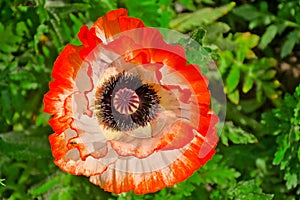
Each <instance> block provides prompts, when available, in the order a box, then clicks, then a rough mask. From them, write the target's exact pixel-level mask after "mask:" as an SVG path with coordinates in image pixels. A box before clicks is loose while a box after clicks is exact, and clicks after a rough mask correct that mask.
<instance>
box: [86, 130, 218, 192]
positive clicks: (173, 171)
mask: <svg viewBox="0 0 300 200" xmlns="http://www.w3.org/2000/svg"><path fill="white" fill-rule="evenodd" d="M194 132H196V131H194ZM208 135H209V136H210V138H207V137H203V136H202V135H201V134H199V133H197V132H196V136H195V137H194V139H193V140H192V141H191V143H189V144H188V145H186V146H185V147H183V148H180V149H175V150H171V151H159V152H155V153H153V154H152V155H150V156H149V157H147V158H144V159H138V158H136V157H122V158H119V159H118V160H117V161H116V163H115V164H113V165H111V166H109V168H108V169H107V170H106V171H105V172H104V173H102V174H100V175H95V176H91V177H90V181H91V182H92V183H94V184H96V185H99V186H100V187H101V188H103V189H104V190H106V191H109V192H113V193H117V194H118V193H122V192H128V191H130V190H133V191H134V192H135V193H136V194H145V193H152V192H156V191H158V190H160V189H162V188H164V187H171V186H173V185H174V184H176V183H178V182H180V181H183V180H185V179H186V178H188V177H189V176H191V175H192V174H193V172H194V171H195V170H197V169H198V168H199V167H200V166H202V165H204V164H205V163H206V162H207V161H208V160H209V159H211V157H212V156H213V154H214V153H215V150H214V148H215V145H216V142H217V140H218V138H216V137H215V132H211V133H209V134H208ZM208 139H209V140H208ZM212 140H213V141H212Z"/></svg>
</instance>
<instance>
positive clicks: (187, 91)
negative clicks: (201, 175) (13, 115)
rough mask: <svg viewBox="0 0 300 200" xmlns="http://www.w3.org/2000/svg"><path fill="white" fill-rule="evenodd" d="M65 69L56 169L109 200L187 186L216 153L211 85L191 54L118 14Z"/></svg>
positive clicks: (63, 61)
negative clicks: (123, 194) (180, 184)
mask: <svg viewBox="0 0 300 200" xmlns="http://www.w3.org/2000/svg"><path fill="white" fill-rule="evenodd" d="M78 37H79V39H80V41H81V42H82V45H81V46H74V45H71V44H68V45H67V46H66V47H65V48H64V49H63V50H62V52H61V53H60V55H59V56H58V58H57V60H56V61H55V64H54V68H53V72H52V77H53V79H54V80H53V81H52V82H50V84H49V87H50V91H49V92H48V93H47V94H45V97H44V104H45V107H44V111H45V112H47V113H49V114H51V115H53V116H52V118H51V119H50V120H49V123H50V125H51V126H52V128H53V130H54V132H55V133H53V134H51V135H50V136H49V140H50V144H51V147H52V153H53V156H54V158H55V160H54V162H55V164H56V165H57V166H59V167H60V168H61V169H62V170H64V171H66V172H69V173H71V174H74V175H85V176H87V177H90V181H91V182H92V183H94V184H96V185H99V186H100V187H101V188H103V189H104V190H106V191H110V192H113V193H121V192H127V191H130V190H133V191H134V192H135V193H137V194H145V193H150V192H155V191H158V190H160V189H162V188H164V187H171V186H173V185H174V184H176V183H178V182H180V181H183V180H185V179H186V178H188V177H189V176H191V175H192V174H193V172H194V171H195V170H197V169H199V167H200V166H203V165H204V164H205V163H206V162H207V161H208V160H209V159H211V157H212V156H213V154H214V153H215V147H216V144H217V142H218V137H217V136H216V128H215V125H216V123H217V121H218V118H217V117H216V115H214V113H213V112H212V110H211V108H210V107H211V105H210V101H211V98H210V91H209V89H208V80H207V78H206V77H205V76H203V75H202V73H201V71H200V69H199V67H198V66H197V65H194V64H187V59H186V55H185V51H184V49H183V48H182V47H181V46H180V45H170V44H168V43H166V42H165V41H164V38H163V36H162V34H161V33H160V32H159V31H158V30H157V29H154V28H149V27H145V25H144V24H143V22H142V21H141V20H139V19H136V18H132V17H128V15H127V10H125V9H118V10H113V11H110V12H108V13H107V14H106V15H105V16H103V17H100V18H99V19H98V20H97V21H96V22H95V24H94V25H93V26H92V27H91V28H90V29H89V28H88V27H87V26H83V27H82V28H81V29H80V32H79V34H78Z"/></svg>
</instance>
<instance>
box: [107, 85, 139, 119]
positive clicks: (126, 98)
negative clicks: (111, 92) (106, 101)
mask: <svg viewBox="0 0 300 200" xmlns="http://www.w3.org/2000/svg"><path fill="white" fill-rule="evenodd" d="M139 103H140V100H139V96H138V95H137V94H136V92H135V91H134V90H131V89H127V88H123V89H120V90H119V91H118V92H116V94H115V96H114V99H113V105H114V107H115V109H116V111H118V112H119V113H121V114H124V115H129V114H132V113H134V112H136V111H137V109H138V107H139Z"/></svg>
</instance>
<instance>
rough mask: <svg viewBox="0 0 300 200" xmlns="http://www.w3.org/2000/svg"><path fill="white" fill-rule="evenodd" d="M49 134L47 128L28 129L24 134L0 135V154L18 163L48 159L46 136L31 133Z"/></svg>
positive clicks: (49, 154) (48, 150) (15, 132)
mask: <svg viewBox="0 0 300 200" xmlns="http://www.w3.org/2000/svg"><path fill="white" fill-rule="evenodd" d="M34 132H35V133H36V132H39V133H43V132H44V133H47V132H50V131H49V130H48V127H47V128H38V129H36V130H35V129H29V130H28V131H26V133H24V132H17V131H13V132H8V133H5V134H1V135H0V144H1V145H0V146H1V153H2V154H4V155H7V156H9V157H10V158H14V159H16V160H18V161H23V160H27V161H28V160H36V159H40V158H50V157H51V153H50V147H49V143H48V138H47V135H45V134H44V135H34V134H33V133H34Z"/></svg>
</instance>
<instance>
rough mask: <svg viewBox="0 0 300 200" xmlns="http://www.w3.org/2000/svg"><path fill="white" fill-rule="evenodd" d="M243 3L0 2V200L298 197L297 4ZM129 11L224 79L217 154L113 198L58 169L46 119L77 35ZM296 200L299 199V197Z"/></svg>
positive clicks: (280, 0) (299, 7)
mask: <svg viewBox="0 0 300 200" xmlns="http://www.w3.org/2000/svg"><path fill="white" fill-rule="evenodd" d="M270 2H272V3H267V1H264V0H252V1H250V0H249V1H248V0H243V1H237V2H236V3H234V2H230V1H228V0H218V1H212V0H176V1H171V0H156V1H155V0H144V1H135V0H113V1H109V0H101V1H96V0H82V1H62V0H57V1H43V0H34V1H33V0H32V1H20V0H14V1H10V0H2V1H1V2H0V8H1V9H0V113H1V114H0V199H62V200H64V199H109V198H110V199H170V200H172V199H178V200H180V199H235V200H237V199H255V200H257V199H258V200H259V199H278V200H281V199H298V198H299V196H300V187H299V186H300V147H299V146H300V143H299V140H300V130H299V124H300V86H299V87H297V86H298V85H299V83H300V46H299V44H300V3H299V1H285V0H277V1H270ZM119 7H125V8H127V9H128V11H129V15H130V16H133V17H138V18H140V19H142V20H143V21H144V22H145V24H146V25H148V26H154V27H164V28H170V29H174V30H177V31H179V32H182V33H186V34H189V35H191V36H192V37H193V38H194V39H195V40H197V41H198V42H199V43H200V44H201V45H202V46H203V47H204V48H205V50H206V51H207V52H209V54H210V55H211V56H212V58H213V59H214V60H215V62H216V63H217V65H218V69H219V71H220V73H221V75H222V79H223V81H224V86H225V92H226V97H227V115H226V122H225V126H224V129H223V132H222V134H221V135H220V142H219V144H218V147H217V153H216V155H215V156H214V157H213V159H212V160H211V161H209V162H208V163H207V164H206V165H205V166H204V167H202V168H200V169H199V170H198V171H197V172H195V173H194V174H193V176H192V177H191V178H189V179H187V180H186V181H184V182H181V183H178V184H176V185H175V186H174V187H172V188H166V189H163V190H161V191H159V192H157V193H155V194H147V195H135V194H133V193H132V192H129V193H124V194H121V195H114V194H110V193H106V192H104V191H103V190H102V189H101V188H99V187H97V186H94V185H92V184H91V183H89V181H88V178H86V177H81V176H72V175H69V174H67V173H64V172H62V171H60V170H59V169H58V168H57V167H56V166H55V165H54V163H53V162H52V160H53V157H52V155H51V151H50V145H49V143H48V139H47V137H48V135H49V134H51V133H52V130H51V128H50V127H49V125H48V122H47V121H48V119H49V117H50V116H49V115H47V114H45V113H43V103H42V99H43V95H44V94H45V93H46V92H47V91H48V83H49V81H50V80H51V78H50V77H51V70H52V66H53V62H54V60H55V59H56V57H57V56H58V54H59V52H60V51H61V50H62V48H63V47H64V46H65V45H66V44H67V43H73V44H79V41H78V39H77V36H76V35H77V33H78V31H79V29H80V27H81V26H82V25H84V24H88V25H91V24H92V23H93V22H94V21H95V20H96V19H97V18H98V17H100V16H102V15H104V14H105V13H106V12H107V11H109V10H111V9H116V8H119ZM297 197H298V198H297Z"/></svg>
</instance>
